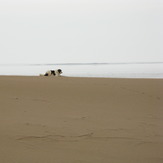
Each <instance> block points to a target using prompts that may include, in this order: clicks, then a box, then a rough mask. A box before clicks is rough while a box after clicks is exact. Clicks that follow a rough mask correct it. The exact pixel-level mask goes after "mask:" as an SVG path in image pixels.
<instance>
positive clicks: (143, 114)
mask: <svg viewBox="0 0 163 163" xmlns="http://www.w3.org/2000/svg"><path fill="white" fill-rule="evenodd" d="M162 162H163V80H162V79H98V78H69V77H60V78H55V77H14V76H12V77H11V76H8V77H7V76H6V77H5V76H1V77H0V163H162Z"/></svg>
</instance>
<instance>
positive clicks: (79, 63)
mask: <svg viewBox="0 0 163 163" xmlns="http://www.w3.org/2000/svg"><path fill="white" fill-rule="evenodd" d="M109 64H110V65H111V64H163V62H71V63H70V62H65V63H0V65H13V66H14V65H15V66H16V65H20V66H21V65H22V66H23V65H24V66H25V65H31V66H32V65H33V66H41V65H42V66H48V65H49V66H50V65H109Z"/></svg>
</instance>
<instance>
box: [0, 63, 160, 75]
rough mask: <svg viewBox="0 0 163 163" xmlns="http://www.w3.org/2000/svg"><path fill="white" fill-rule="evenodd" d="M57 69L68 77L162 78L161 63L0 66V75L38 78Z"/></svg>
mask: <svg viewBox="0 0 163 163" xmlns="http://www.w3.org/2000/svg"><path fill="white" fill-rule="evenodd" d="M58 68H60V69H62V71H63V76H69V77H105V78H163V62H150V63H149V62H148V63H146V62H141V63H139V62H135V63H59V64H57V63H56V64H0V75H22V76H38V75H39V74H41V73H45V72H46V71H47V70H51V69H58Z"/></svg>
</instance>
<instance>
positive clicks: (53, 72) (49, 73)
mask: <svg viewBox="0 0 163 163" xmlns="http://www.w3.org/2000/svg"><path fill="white" fill-rule="evenodd" d="M61 74H62V70H61V69H57V70H49V71H47V72H46V73H45V74H40V76H61Z"/></svg>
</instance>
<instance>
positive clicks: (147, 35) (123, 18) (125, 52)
mask: <svg viewBox="0 0 163 163" xmlns="http://www.w3.org/2000/svg"><path fill="white" fill-rule="evenodd" d="M133 61H136V62H139V61H145V62H151V61H154V62H160V61H162V62H163V1H162V0H0V63H64V62H133Z"/></svg>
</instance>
